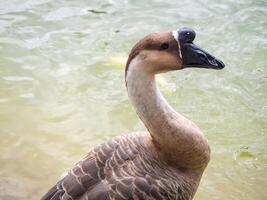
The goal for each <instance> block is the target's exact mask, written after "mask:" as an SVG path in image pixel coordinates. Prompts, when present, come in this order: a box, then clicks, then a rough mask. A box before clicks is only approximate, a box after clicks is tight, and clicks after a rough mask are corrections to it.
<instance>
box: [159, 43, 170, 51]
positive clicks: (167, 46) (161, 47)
mask: <svg viewBox="0 0 267 200" xmlns="http://www.w3.org/2000/svg"><path fill="white" fill-rule="evenodd" d="M168 48H169V44H168V43H162V44H161V45H160V49H161V50H166V49H168Z"/></svg>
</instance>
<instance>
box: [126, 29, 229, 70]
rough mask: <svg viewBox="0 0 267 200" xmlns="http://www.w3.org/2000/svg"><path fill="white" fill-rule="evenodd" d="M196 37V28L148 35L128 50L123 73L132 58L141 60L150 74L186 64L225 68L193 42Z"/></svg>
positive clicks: (187, 65) (184, 66)
mask: <svg viewBox="0 0 267 200" xmlns="http://www.w3.org/2000/svg"><path fill="white" fill-rule="evenodd" d="M195 37H196V33H195V31H194V30H192V29H190V28H181V29H179V30H176V31H172V32H161V33H152V34H149V35H147V36H146V37H144V38H143V39H141V40H140V41H139V42H138V43H137V44H136V45H135V46H134V47H133V49H132V50H131V53H130V55H129V57H128V61H127V64H126V75H127V70H128V68H129V65H130V63H131V61H133V60H138V62H141V66H142V67H143V70H145V71H147V72H149V73H152V74H158V73H163V72H167V71H171V70H180V69H184V68H188V67H198V68H210V69H222V68H224V66H225V65H224V63H223V62H222V61H221V60H219V59H217V58H215V57H214V56H212V55H211V54H209V53H208V52H206V51H204V50H203V49H201V48H200V47H198V46H197V45H195V44H194V43H193V41H194V39H195Z"/></svg>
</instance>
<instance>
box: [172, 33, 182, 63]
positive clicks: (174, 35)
mask: <svg viewBox="0 0 267 200" xmlns="http://www.w3.org/2000/svg"><path fill="white" fill-rule="evenodd" d="M172 36H173V37H174V39H175V40H176V42H177V44H178V47H179V56H180V58H181V59H182V58H183V57H182V53H181V47H180V42H179V39H178V30H176V31H172Z"/></svg>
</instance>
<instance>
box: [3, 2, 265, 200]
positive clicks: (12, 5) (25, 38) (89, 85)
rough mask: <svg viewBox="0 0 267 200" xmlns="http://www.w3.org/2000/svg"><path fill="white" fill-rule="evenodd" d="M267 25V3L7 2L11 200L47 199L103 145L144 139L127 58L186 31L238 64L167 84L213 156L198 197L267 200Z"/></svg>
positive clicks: (6, 172) (6, 182) (7, 184)
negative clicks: (136, 48) (147, 39)
mask: <svg viewBox="0 0 267 200" xmlns="http://www.w3.org/2000/svg"><path fill="white" fill-rule="evenodd" d="M266 19H267V3H266V1H264V0H258V1H253V0H238V1H234V0H228V1H221V0H219V1H216V2H214V1H211V0H204V1H193V0H190V1H186V2H184V1H177V2H168V3H166V1H163V0H157V1H152V2H151V1H147V2H144V1H140V0H138V1H133V0H118V1H113V0H105V1H101V3H100V2H99V1H96V0H93V1H90V2H86V1H72V2H70V1H64V0H63V1H52V0H40V1H33V0H30V1H19V0H11V1H6V2H4V1H2V2H1V3H0V151H1V155H0V163H1V167H0V199H25V200H26V199H27V200H31V199H32V200H33V199H38V198H39V197H40V196H41V195H42V194H43V193H44V192H45V191H46V190H47V189H48V188H49V187H50V186H51V185H52V184H54V183H55V181H56V179H57V178H58V177H59V175H60V174H61V173H63V172H64V171H65V170H67V169H69V168H70V167H71V166H72V165H73V164H74V163H75V162H76V161H78V160H79V159H80V158H82V157H83V156H84V155H85V154H86V152H88V151H89V150H90V149H91V148H92V147H93V146H95V145H97V144H99V143H100V142H102V141H104V140H106V139H108V138H110V137H113V136H115V135H119V134H122V133H126V132H131V131H136V130H143V129H144V127H143V125H142V124H141V122H140V121H139V120H138V118H137V116H136V115H135V113H134V111H133V109H132V106H131V105H130V103H129V101H128V98H127V94H126V90H125V86H124V80H123V78H124V70H123V63H124V62H125V57H126V55H127V53H128V52H129V50H130V48H131V47H132V45H133V44H134V43H135V42H136V41H137V40H138V39H140V38H141V37H143V36H144V35H145V34H147V33H150V32H153V31H163V30H173V29H176V28H178V27H181V26H190V27H192V28H194V29H195V30H196V31H197V33H198V35H197V39H196V42H197V43H198V44H199V45H201V46H202V47H203V48H205V49H207V50H208V51H210V52H213V54H214V55H216V56H217V57H219V58H222V59H223V60H224V62H225V63H226V66H227V67H226V68H225V69H224V70H223V71H210V70H203V69H202V70H200V69H190V70H183V71H181V72H175V73H171V74H167V75H164V76H163V77H160V80H159V82H160V86H161V89H162V92H163V94H164V95H165V96H166V98H167V99H168V100H169V102H170V103H171V104H172V105H173V106H174V107H175V109H176V110H178V111H180V112H181V113H183V114H184V115H186V116H188V117H189V118H191V119H193V120H194V121H195V122H196V123H197V124H199V125H200V127H202V129H203V131H204V132H205V134H206V135H207V137H208V139H209V141H210V144H211V146H212V160H211V163H210V165H209V166H208V168H207V170H206V172H205V174H204V177H203V179H202V182H201V185H200V188H199V190H198V193H197V195H196V197H195V199H196V200H203V199H212V200H214V199H218V200H222V199H229V200H236V199H241V200H250V199H259V200H263V199H267V195H266V192H265V191H264V190H265V188H266V186H267V181H266V180H267V175H266V170H267V157H266V155H267V138H266V137H267V136H266V128H267V123H266V120H267V104H266V99H267V89H266V88H267V83H266V80H267V72H266V67H267V66H266V55H267V48H266V46H267V40H266V37H267V21H266Z"/></svg>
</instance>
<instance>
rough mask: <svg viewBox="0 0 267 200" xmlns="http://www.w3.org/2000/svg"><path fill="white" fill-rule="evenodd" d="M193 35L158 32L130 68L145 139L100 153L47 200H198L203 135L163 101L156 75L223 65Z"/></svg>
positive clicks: (206, 156) (119, 141)
mask: <svg viewBox="0 0 267 200" xmlns="http://www.w3.org/2000/svg"><path fill="white" fill-rule="evenodd" d="M195 36H196V33H195V31H194V30H192V29H191V28H186V27H184V28H180V29H179V30H176V31H172V32H159V33H152V34H149V35H147V36H146V37H144V38H143V39H141V40H140V41H139V42H137V44H136V45H135V46H134V47H133V48H132V50H131V52H130V54H129V57H128V60H127V63H126V68H125V81H126V88H127V91H128V96H129V99H130V101H131V103H132V104H133V106H134V108H135V110H136V113H137V115H138V116H139V118H140V119H141V121H142V122H143V123H144V125H145V127H146V128H147V131H146V132H137V133H131V134H128V135H123V136H119V137H116V138H113V139H110V140H108V141H107V142H105V143H103V144H101V145H99V146H97V147H95V148H94V149H93V150H92V151H90V152H89V153H88V155H87V156H85V157H84V158H83V159H82V160H81V161H79V162H78V163H77V164H76V165H75V166H74V167H73V168H72V169H71V170H70V171H69V172H68V173H67V174H66V175H65V176H64V177H63V178H61V179H60V180H59V181H58V182H57V183H56V185H55V186H53V187H52V188H51V189H50V190H49V191H48V192H47V193H46V194H45V195H44V196H43V197H42V198H41V200H123V199H127V200H191V199H193V197H194V195H195V193H196V190H197V188H198V185H199V183H200V179H201V177H202V174H203V172H204V170H205V168H206V167H207V165H208V162H209V160H210V147H209V144H208V141H207V139H206V138H205V137H204V135H203V133H202V131H201V130H200V128H198V126H197V125H195V124H194V123H193V122H192V121H191V120H189V119H187V118H186V117H184V116H183V115H181V114H179V113H178V112H176V111H175V110H174V109H173V108H172V107H171V106H170V105H169V104H168V103H167V101H166V100H165V99H164V97H163V96H162V95H161V93H160V91H159V89H158V87H157V85H156V82H155V76H156V75H157V74H159V73H163V72H168V71H174V70H181V69H184V68H189V67H199V68H210V69H222V68H224V66H225V65H224V63H223V62H222V61H220V60H219V59H217V58H215V57H213V56H212V55H210V54H209V53H207V52H206V51H204V50H203V49H201V48H200V47H198V46H197V45H195V44H194V43H193V40H194V39H195Z"/></svg>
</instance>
